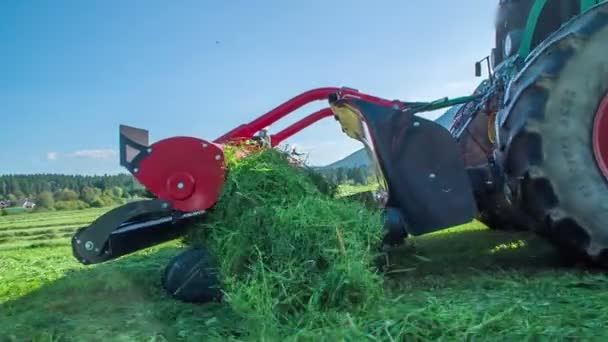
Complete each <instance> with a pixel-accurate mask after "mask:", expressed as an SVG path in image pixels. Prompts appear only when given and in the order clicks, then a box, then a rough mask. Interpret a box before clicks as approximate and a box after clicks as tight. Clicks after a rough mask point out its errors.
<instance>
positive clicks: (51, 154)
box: [46, 152, 58, 161]
mask: <svg viewBox="0 0 608 342" xmlns="http://www.w3.org/2000/svg"><path fill="white" fill-rule="evenodd" d="M57 157H58V154H57V152H47V153H46V159H47V160H51V161H52V160H57Z"/></svg>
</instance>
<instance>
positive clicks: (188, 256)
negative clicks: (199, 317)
mask: <svg viewBox="0 0 608 342" xmlns="http://www.w3.org/2000/svg"><path fill="white" fill-rule="evenodd" d="M162 286H163V288H164V289H165V290H166V291H167V292H168V293H169V294H170V295H171V296H172V297H174V298H176V299H179V300H181V301H184V302H199V303H205V302H211V301H219V300H221V299H222V291H221V289H220V282H219V281H218V276H217V270H216V268H215V265H214V262H213V260H212V258H211V255H210V254H209V253H208V252H207V251H206V250H205V249H203V248H192V249H188V250H186V251H184V252H182V253H180V254H179V255H177V256H176V257H175V258H173V260H171V262H170V263H169V265H167V267H166V268H165V272H164V273H163V276H162Z"/></svg>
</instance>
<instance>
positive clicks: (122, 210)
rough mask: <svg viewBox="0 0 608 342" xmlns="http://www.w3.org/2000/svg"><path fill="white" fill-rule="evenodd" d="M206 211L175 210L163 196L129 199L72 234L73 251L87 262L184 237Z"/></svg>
mask: <svg viewBox="0 0 608 342" xmlns="http://www.w3.org/2000/svg"><path fill="white" fill-rule="evenodd" d="M203 214H204V212H195V213H185V214H184V213H181V212H176V211H173V210H172V209H171V207H170V205H169V203H167V202H165V201H162V200H144V201H138V202H132V203H128V204H125V205H122V206H120V207H117V208H115V209H113V210H110V211H109V212H107V213H105V214H104V215H102V216H100V217H99V218H98V219H97V220H95V221H94V222H93V223H92V224H91V225H89V226H87V227H84V228H81V229H79V230H78V231H77V232H76V233H75V234H74V236H73V238H72V251H73V254H74V257H75V258H76V259H77V260H78V261H80V262H81V263H83V264H85V265H88V264H97V263H102V262H105V261H109V260H113V259H116V258H119V257H121V256H123V255H127V254H131V253H133V252H136V251H138V250H141V249H144V248H148V247H151V246H154V245H157V244H160V243H162V242H165V241H169V240H173V239H176V238H178V237H180V236H181V235H183V234H184V233H185V232H186V230H187V229H188V227H189V225H190V224H192V223H193V222H195V221H196V220H197V219H199V218H201V217H202V216H203Z"/></svg>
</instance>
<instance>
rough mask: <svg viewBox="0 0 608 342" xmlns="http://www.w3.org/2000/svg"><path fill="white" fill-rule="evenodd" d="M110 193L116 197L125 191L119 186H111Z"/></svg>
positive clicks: (119, 196)
mask: <svg viewBox="0 0 608 342" xmlns="http://www.w3.org/2000/svg"><path fill="white" fill-rule="evenodd" d="M110 194H111V195H112V197H114V198H121V197H122V196H123V194H124V191H123V190H122V189H121V188H119V187H117V186H113V187H111V188H110Z"/></svg>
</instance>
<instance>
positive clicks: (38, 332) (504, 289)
mask: <svg viewBox="0 0 608 342" xmlns="http://www.w3.org/2000/svg"><path fill="white" fill-rule="evenodd" d="M519 241H522V242H523V243H521V242H519ZM509 247H512V248H509ZM178 248H179V244H177V243H168V244H165V245H164V246H158V247H155V248H152V249H150V250H146V251H142V252H139V253H137V254H136V255H133V256H130V257H127V258H123V259H120V260H116V261H113V262H110V263H108V264H104V265H99V266H94V267H83V266H81V265H79V264H78V263H77V262H76V261H74V260H73V259H72V257H71V250H70V248H69V247H54V248H37V249H29V250H12V251H2V252H0V269H2V270H4V271H3V272H2V273H0V340H9V341H11V340H14V341H23V340H53V341H96V340H104V339H107V338H108V336H112V338H111V340H116V341H121V340H125V341H128V340H130V341H133V340H136V341H141V340H146V341H202V340H205V341H214V340H217V341H221V340H224V341H225V340H243V339H245V340H252V339H251V338H250V339H247V338H245V337H238V334H235V332H238V331H239V330H240V329H239V327H242V325H240V323H242V318H241V317H239V315H236V314H235V312H234V311H232V310H231V309H230V308H229V306H228V305H222V304H205V305H197V304H185V303H180V302H177V301H175V300H173V299H171V298H169V297H168V296H167V295H166V294H165V293H164V292H163V291H162V290H161V289H160V277H159V275H160V272H161V271H162V269H163V267H164V266H165V265H166V264H167V263H168V261H169V260H170V258H171V257H173V256H174V255H175V254H177V253H178V252H179V249H178ZM558 260H559V259H558V258H557V256H556V255H555V252H554V251H553V249H552V248H551V247H549V246H547V245H546V244H545V243H544V242H542V241H539V240H538V239H536V238H534V237H532V236H529V235H528V234H524V233H505V232H498V231H491V230H487V229H485V228H483V227H480V226H476V225H472V226H463V227H459V228H457V229H454V230H451V231H449V232H446V233H442V234H433V235H429V236H424V237H420V238H414V239H412V241H411V243H410V244H409V245H407V246H405V247H404V248H403V252H402V253H401V254H399V255H398V260H395V262H398V263H399V265H400V266H401V268H402V269H403V270H404V271H403V272H402V273H397V274H392V275H389V276H388V279H389V280H388V281H387V283H386V289H387V290H386V298H385V299H384V300H383V301H382V302H381V303H378V305H377V306H375V307H374V308H373V309H372V308H370V309H369V310H368V311H364V312H359V313H357V314H353V313H350V312H348V311H346V312H336V311H327V312H322V313H319V315H320V316H316V317H308V316H301V317H295V318H294V320H293V322H287V323H286V324H285V326H284V331H283V334H282V335H283V336H284V337H285V340H288V341H295V340H306V341H309V340H310V341H313V340H314V341H317V340H318V341H336V340H341V339H345V340H349V341H352V340H361V341H368V340H369V341H374V340H381V341H391V338H392V339H393V340H394V341H398V340H407V341H416V340H418V341H424V340H426V341H430V340H450V341H464V340H471V341H474V340H483V341H513V340H522V341H523V340H525V341H566V340H570V341H572V340H579V341H580V340H584V341H605V340H606V339H607V338H608V330H607V329H606V327H605V324H606V322H607V321H608V312H607V311H606V310H605V307H606V306H607V305H608V279H607V277H606V276H605V275H604V274H602V273H596V272H593V271H591V270H583V269H576V268H565V267H563V266H561V265H560V264H559V263H558V262H557V261H558ZM408 270H409V271H408ZM321 319H322V321H323V322H324V323H323V324H318V323H315V322H319V320H321ZM308 322H310V323H308ZM296 326H299V328H298V329H296V328H295V327H296ZM241 333H243V332H241ZM11 336H12V337H11ZM257 336H265V337H266V340H276V339H275V338H273V337H276V336H275V335H271V334H266V333H264V332H259V334H257ZM389 336H390V337H389ZM254 340H255V339H254ZM258 340H261V339H258Z"/></svg>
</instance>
